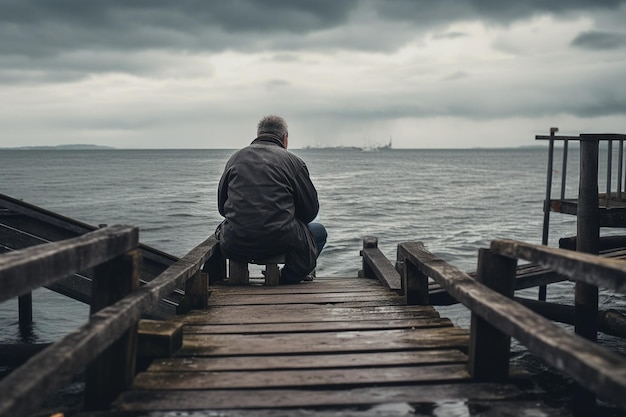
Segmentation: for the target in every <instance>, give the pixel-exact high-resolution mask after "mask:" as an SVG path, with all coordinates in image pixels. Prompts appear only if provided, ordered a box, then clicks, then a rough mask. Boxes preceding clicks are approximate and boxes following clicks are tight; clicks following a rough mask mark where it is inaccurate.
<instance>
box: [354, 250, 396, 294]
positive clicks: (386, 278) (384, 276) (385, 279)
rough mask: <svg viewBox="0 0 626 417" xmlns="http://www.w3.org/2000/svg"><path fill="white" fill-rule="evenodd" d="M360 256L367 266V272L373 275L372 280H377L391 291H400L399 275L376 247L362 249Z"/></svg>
mask: <svg viewBox="0 0 626 417" xmlns="http://www.w3.org/2000/svg"><path fill="white" fill-rule="evenodd" d="M362 255H363V263H364V265H367V266H368V270H369V271H371V273H372V274H374V277H373V278H377V279H378V281H380V282H381V283H382V284H383V285H384V286H385V287H387V288H389V289H391V290H394V291H400V290H401V289H402V283H401V282H400V279H401V278H400V274H399V273H398V271H396V268H395V267H394V265H393V264H392V263H391V262H390V261H389V259H387V257H386V256H385V255H384V254H383V253H382V252H381V251H380V249H378V248H377V247H376V248H364V249H363V251H362ZM364 270H365V269H364Z"/></svg>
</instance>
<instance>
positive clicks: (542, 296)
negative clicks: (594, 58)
mask: <svg viewBox="0 0 626 417" xmlns="http://www.w3.org/2000/svg"><path fill="white" fill-rule="evenodd" d="M558 131H559V128H558V127H551V128H550V145H549V148H548V173H547V175H546V198H545V200H544V201H543V232H542V235H541V244H542V245H548V234H549V230H550V210H551V207H550V200H551V199H552V164H553V163H554V134H555V133H556V132H558ZM562 176H563V177H561V184H562V185H561V194H563V191H564V190H563V188H564V184H565V182H564V181H563V178H564V176H565V172H563V173H562ZM561 198H562V197H561ZM547 292H548V286H547V285H540V286H539V294H538V299H539V301H546V294H547Z"/></svg>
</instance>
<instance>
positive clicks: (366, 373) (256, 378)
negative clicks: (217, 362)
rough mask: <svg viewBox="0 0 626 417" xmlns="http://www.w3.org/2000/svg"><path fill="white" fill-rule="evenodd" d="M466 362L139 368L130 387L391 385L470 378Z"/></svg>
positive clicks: (145, 388)
mask: <svg viewBox="0 0 626 417" xmlns="http://www.w3.org/2000/svg"><path fill="white" fill-rule="evenodd" d="M469 378H470V375H469V373H468V372H467V367H466V366H465V364H451V365H429V366H405V367H400V366H399V367H385V368H367V369H363V368H345V369H321V370H317V369H299V370H294V371H291V370H282V371H257V372H247V373H246V374H245V377H242V374H241V372H229V371H224V372H184V373H176V372H142V373H141V374H139V375H137V378H135V382H134V383H133V388H134V389H138V390H170V389H175V390H177V389H200V388H201V389H246V388H250V389H252V388H258V387H264V388H295V387H319V388H328V387H333V386H334V387H337V386H346V385H347V386H351V387H355V386H363V385H370V384H374V385H391V384H402V383H424V382H430V383H434V382H436V383H443V382H451V381H455V382H461V381H467V380H469Z"/></svg>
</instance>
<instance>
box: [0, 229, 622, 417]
mask: <svg viewBox="0 0 626 417" xmlns="http://www.w3.org/2000/svg"><path fill="white" fill-rule="evenodd" d="M375 243H376V241H375V240H373V239H366V241H365V242H364V248H363V250H362V255H363V272H362V274H361V275H362V277H361V278H356V277H352V278H350V277H348V278H317V279H316V280H315V281H314V282H311V283H303V284H300V285H290V286H278V287H266V286H259V285H257V286H254V285H251V286H243V287H233V286H228V285H227V283H228V281H227V277H226V276H225V271H226V260H225V259H224V258H223V257H222V256H221V255H220V251H219V245H218V242H217V241H216V240H215V238H214V237H210V238H209V239H207V240H206V241H205V242H203V243H202V244H200V245H199V246H198V247H196V248H194V249H193V250H192V251H190V252H189V253H188V254H187V255H186V256H185V257H183V258H181V259H180V260H179V261H177V262H176V263H174V264H173V265H171V266H170V267H169V268H167V269H166V270H165V271H164V272H163V273H162V274H160V275H159V276H157V277H156V278H154V279H153V280H152V281H150V282H149V283H147V284H145V285H143V286H142V287H139V288H137V284H138V278H139V275H140V273H139V271H140V258H141V257H140V252H139V251H138V250H137V245H138V240H137V229H135V228H132V227H128V226H112V227H106V228H102V229H99V230H95V231H93V232H90V233H87V234H85V235H83V236H80V237H77V238H73V239H68V240H64V241H60V242H56V243H50V244H46V245H39V246H34V247H31V248H26V249H23V250H18V251H13V252H9V253H6V254H4V255H2V256H1V257H0V294H1V299H2V300H4V299H8V298H12V297H16V296H19V295H20V294H23V293H25V292H28V291H31V290H32V289H34V288H37V287H38V286H41V285H47V284H49V283H50V282H53V281H55V280H58V279H62V278H63V277H66V276H68V275H70V274H72V273H74V272H77V271H81V270H85V269H91V268H93V270H94V274H93V277H94V278H93V279H94V282H93V285H94V288H98V291H97V292H96V293H94V296H95V295H96V294H98V296H97V297H96V298H94V299H93V300H92V315H91V318H90V320H89V322H88V323H87V324H86V325H84V326H82V327H80V328H79V329H77V330H76V331H75V332H73V333H71V334H69V335H68V336H66V337H65V338H63V339H62V340H60V341H59V342H57V343H55V344H53V345H52V346H50V347H49V348H47V349H45V350H44V351H42V352H41V353H39V354H37V355H35V356H34V357H32V358H31V359H30V360H29V361H28V362H26V363H25V364H24V365H22V366H21V367H19V368H17V369H16V370H14V371H13V372H12V373H11V374H9V375H8V376H7V377H5V378H4V379H3V380H1V381H0V393H2V398H3V401H2V402H0V416H3V417H4V416H16V415H19V416H28V415H33V413H37V405H38V404H39V403H40V402H41V401H42V400H43V399H44V398H45V397H46V396H48V395H50V394H52V393H53V392H54V389H55V388H58V387H60V386H62V385H63V384H64V383H67V382H68V381H69V380H70V378H71V377H72V375H75V374H77V373H79V372H81V371H82V370H83V369H84V368H85V367H86V368H87V370H86V372H85V404H84V408H83V411H82V412H81V413H80V414H79V415H81V416H117V417H121V416H127V417H130V416H135V417H136V416H151V417H156V416H173V415H185V414H184V413H195V414H190V415H194V416H196V415H198V416H202V415H207V416H208V415H220V416H238V415H250V414H253V415H261V416H263V415H266V416H278V415H294V416H299V415H301V416H312V415H319V416H340V415H341V416H343V415H357V416H361V415H362V416H379V415H408V414H411V413H413V414H418V415H419V414H423V415H429V414H430V415H442V413H444V415H445V414H446V413H461V414H460V415H463V413H465V414H466V415H467V414H471V413H474V414H475V412H476V410H478V411H480V413H481V414H478V415H484V416H496V415H497V416H499V415H524V414H525V415H550V416H559V415H570V413H569V412H568V411H567V410H556V409H553V408H552V407H550V406H549V405H547V404H545V403H543V401H542V400H541V396H540V395H539V393H538V391H537V389H536V387H534V385H533V384H532V381H531V380H529V379H528V378H527V377H526V376H524V375H520V374H519V373H518V372H515V371H513V372H510V370H509V349H510V348H509V344H510V338H511V336H513V337H515V338H516V339H518V340H519V341H520V342H521V343H523V344H524V345H526V346H527V347H528V348H529V349H530V350H531V351H532V352H533V353H535V354H536V355H538V356H539V357H541V358H542V359H544V360H545V361H546V362H547V363H548V364H549V365H552V366H554V367H555V368H556V369H558V370H559V371H562V372H564V373H566V374H568V375H570V376H571V377H572V378H573V379H575V380H576V381H578V382H579V383H580V384H582V385H584V386H585V387H586V388H587V389H589V390H592V391H593V392H595V393H597V394H598V395H599V396H600V397H601V398H603V399H604V400H607V401H610V402H612V403H614V404H616V405H617V406H619V407H622V408H625V409H626V398H624V396H623V393H624V391H625V390H626V359H624V358H623V357H621V356H618V355H617V354H614V353H612V352H610V351H607V350H606V349H602V348H600V347H598V346H597V345H595V344H593V343H591V342H588V341H586V340H584V339H582V338H580V337H578V336H575V335H573V334H571V333H569V332H567V331H565V330H563V329H562V328H560V327H558V326H556V325H554V324H552V323H551V322H549V321H548V320H546V319H544V318H542V317H540V316H538V315H537V314H535V313H533V312H532V311H530V310H528V309H527V308H525V307H523V306H522V305H520V304H518V303H516V302H515V301H514V300H512V299H511V298H510V297H511V296H512V294H513V290H514V287H515V284H514V283H515V279H516V278H515V277H516V269H517V268H516V263H517V259H518V258H521V259H526V260H530V261H533V262H536V263H538V264H541V265H544V266H545V267H548V268H552V269H554V270H555V271H557V272H558V273H560V274H563V275H564V276H567V277H569V278H570V279H574V280H581V281H583V282H587V283H589V284H593V285H602V286H607V287H609V288H613V289H614V290H616V291H619V292H624V291H626V286H625V285H624V282H626V279H625V277H626V265H625V264H624V263H623V262H621V261H619V262H615V261H613V260H608V259H603V258H600V257H597V256H592V255H585V254H576V253H575V252H571V251H566V250H562V249H552V248H546V247H544V246H537V245H530V244H524V243H521V242H514V241H494V242H493V243H492V245H491V248H490V249H483V250H481V251H480V256H479V269H478V271H477V274H476V278H472V277H470V276H469V275H468V274H466V273H464V272H462V271H460V270H458V269H456V268H455V267H454V266H452V265H449V264H447V263H446V262H444V261H442V260H441V259H439V258H437V257H436V256H435V255H433V254H432V253H430V252H428V251H427V250H426V249H425V248H424V246H423V245H422V244H421V243H419V242H406V243H402V244H400V245H399V246H398V259H397V260H396V263H397V265H398V269H396V268H395V267H393V266H392V263H391V262H390V261H388V260H387V259H386V258H385V257H384V256H383V255H382V253H381V252H380V251H379V250H378V248H377V247H376V244H375ZM203 265H204V267H203ZM202 270H204V271H206V273H205V272H202ZM398 270H399V272H398ZM40 271H46V273H45V274H41V273H40ZM207 274H208V275H207ZM377 278H378V279H377ZM429 278H431V279H433V280H434V281H436V282H437V283H438V284H439V285H440V286H441V287H442V288H444V289H445V290H446V291H447V292H448V293H449V294H450V295H451V296H453V297H455V298H456V299H457V300H459V302H461V303H463V304H464V305H465V306H467V307H468V308H469V309H470V310H471V311H472V327H471V329H470V331H469V333H468V331H466V330H463V329H459V328H456V327H454V326H452V324H451V323H450V321H449V320H447V319H445V318H441V317H440V316H439V314H438V313H437V312H436V310H435V309H434V308H433V307H432V306H430V305H429V292H428V279H429ZM398 281H399V282H400V286H401V288H400V290H394V289H392V288H390V287H391V286H392V285H394V283H397V282H398ZM209 282H210V283H211V285H210V286H209V285H208V284H209ZM174 288H184V289H185V294H184V298H183V299H182V300H181V303H180V305H179V307H178V308H177V311H178V312H179V313H181V314H180V315H178V316H176V317H173V318H172V319H171V320H169V321H168V322H165V323H164V324H163V327H165V328H167V327H172V325H174V327H176V325H177V324H178V325H180V324H182V328H183V337H182V343H181V346H180V349H176V346H175V344H174V343H173V342H172V341H173V340H180V339H177V338H176V337H175V336H173V335H174V334H175V333H176V332H173V333H172V337H171V338H170V339H168V340H167V342H166V343H165V345H167V346H168V347H169V348H173V349H172V350H169V351H168V350H167V349H165V350H163V349H155V348H154V346H152V348H146V346H145V338H146V337H148V338H149V336H150V335H146V334H145V332H142V328H143V327H145V326H142V325H141V323H140V318H141V317H142V316H143V315H145V314H146V313H148V312H150V310H152V309H153V308H155V306H156V305H157V304H158V303H159V300H160V299H161V298H162V297H164V296H167V295H168V294H170V293H171V292H172V291H173V289H174ZM138 323H140V325H139V329H140V331H139V338H138V337H137V336H138V332H137V330H136V329H137V324H138ZM168 323H169V326H168ZM153 336H155V338H157V339H158V337H159V334H155V335H153ZM142 339H143V342H141V340H142ZM142 343H143V344H144V346H143V347H142ZM138 345H139V346H138ZM146 351H148V352H151V353H150V355H151V361H150V362H148V366H147V368H146V369H145V370H143V371H141V372H139V373H136V367H135V359H136V358H138V360H139V363H140V364H143V363H145V362H146V357H141V352H144V354H145V352H146ZM159 351H160V352H166V353H162V354H161V357H158V356H159V354H158V353H155V352H159ZM137 352H139V353H140V356H139V357H138V356H137ZM574 411H576V410H574ZM181 413H182V414H181ZM540 413H543V414H540ZM35 415H36V414H35ZM580 415H588V414H580Z"/></svg>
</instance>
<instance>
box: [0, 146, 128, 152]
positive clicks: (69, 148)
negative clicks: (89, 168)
mask: <svg viewBox="0 0 626 417" xmlns="http://www.w3.org/2000/svg"><path fill="white" fill-rule="evenodd" d="M111 149H116V148H114V147H112V146H102V145H49V146H44V145H42V146H17V147H11V148H0V150H11V151H50V150H59V151H90V150H111Z"/></svg>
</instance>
